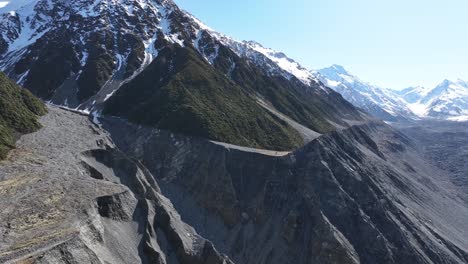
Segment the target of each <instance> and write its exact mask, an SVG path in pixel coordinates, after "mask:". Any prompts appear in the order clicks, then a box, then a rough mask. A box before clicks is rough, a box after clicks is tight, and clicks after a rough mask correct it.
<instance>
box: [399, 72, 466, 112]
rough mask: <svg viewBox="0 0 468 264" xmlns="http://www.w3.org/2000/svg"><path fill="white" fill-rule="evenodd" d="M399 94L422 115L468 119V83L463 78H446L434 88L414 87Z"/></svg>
mask: <svg viewBox="0 0 468 264" xmlns="http://www.w3.org/2000/svg"><path fill="white" fill-rule="evenodd" d="M398 94H399V95H400V96H401V97H402V98H403V99H404V100H406V102H407V103H408V107H409V108H410V109H411V110H412V111H413V112H414V113H416V114H417V115H418V116H420V117H432V118H442V119H448V120H454V121H466V120H468V83H467V82H465V81H463V80H457V81H449V80H444V81H443V82H442V83H440V84H439V85H437V86H436V87H435V88H433V89H428V88H424V87H414V88H407V89H404V90H402V91H399V92H398Z"/></svg>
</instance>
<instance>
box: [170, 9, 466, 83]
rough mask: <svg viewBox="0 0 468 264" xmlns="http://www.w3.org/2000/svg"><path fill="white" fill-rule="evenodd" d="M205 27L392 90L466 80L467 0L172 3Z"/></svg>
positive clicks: (310, 65)
mask: <svg viewBox="0 0 468 264" xmlns="http://www.w3.org/2000/svg"><path fill="white" fill-rule="evenodd" d="M175 2H176V3H178V4H179V6H180V7H181V8H183V9H185V10H187V11H189V12H191V13H192V14H194V15H195V16H197V17H198V18H199V19H201V20H202V21H203V22H205V23H206V24H207V25H209V26H210V27H212V28H214V29H216V30H218V31H220V32H223V33H225V34H227V35H230V36H231V37H234V38H235V39H238V40H256V41H258V42H260V43H262V44H263V45H264V46H266V47H270V48H273V49H276V50H279V51H283V52H285V53H286V54H288V56H290V57H292V58H293V59H295V60H297V61H298V62H300V63H301V64H302V65H304V66H305V67H307V68H311V69H318V68H322V67H327V66H329V65H331V64H341V65H343V66H345V68H347V69H348V70H349V71H351V72H352V73H354V74H355V75H357V76H359V77H360V78H361V79H363V80H365V81H369V82H371V83H374V84H377V85H380V86H383V87H387V88H393V89H402V88H405V87H408V86H414V85H425V86H430V87H432V86H435V85H436V84H437V83H439V82H441V81H442V80H443V79H453V80H455V79H457V78H461V79H464V80H468V1H466V0H445V1H442V0H437V1H436V0H425V1H424V0H392V1H388V0H288V1H284V0H236V1H233V0H175Z"/></svg>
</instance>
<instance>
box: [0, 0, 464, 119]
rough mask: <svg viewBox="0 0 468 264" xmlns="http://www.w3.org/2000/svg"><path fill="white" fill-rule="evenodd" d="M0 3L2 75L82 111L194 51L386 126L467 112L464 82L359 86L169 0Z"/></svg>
mask: <svg viewBox="0 0 468 264" xmlns="http://www.w3.org/2000/svg"><path fill="white" fill-rule="evenodd" d="M2 3H3V4H2V5H1V6H0V22H1V23H0V70H1V71H4V72H6V73H7V74H8V75H9V76H10V77H11V78H13V79H14V80H16V81H17V82H18V83H19V84H21V85H23V86H25V87H27V88H28V89H30V90H31V91H32V92H33V93H34V94H36V95H38V96H40V97H41V98H43V99H46V100H47V101H50V102H52V103H55V104H59V105H65V106H68V107H72V108H80V109H82V110H86V111H92V110H93V109H95V108H99V105H101V104H102V103H104V102H106V101H107V100H108V99H109V98H111V97H112V96H113V95H114V94H115V93H116V92H117V91H118V90H119V88H120V87H121V86H122V85H124V84H126V83H128V82H130V81H131V80H133V79H134V78H135V77H136V76H138V75H139V74H140V73H141V72H143V71H144V70H145V69H146V67H147V66H148V65H150V64H151V63H152V62H153V61H154V60H155V59H156V58H157V57H158V54H159V53H160V52H161V50H162V49H163V48H164V47H167V46H179V47H183V48H185V47H187V46H191V47H193V48H194V49H195V50H196V51H197V52H198V53H199V55H201V56H202V57H203V58H204V60H205V61H206V62H207V63H209V64H210V65H212V66H213V67H215V68H220V67H221V68H223V71H225V72H226V75H227V76H228V77H230V78H232V75H233V73H234V72H235V71H237V70H238V69H237V68H236V67H238V66H239V65H237V64H236V62H235V59H234V58H232V56H231V55H229V56H228V57H229V58H226V59H227V61H222V59H223V57H224V55H225V54H224V53H226V52H225V51H224V48H228V49H229V52H233V53H234V54H235V55H237V56H238V57H239V58H242V59H244V60H246V61H247V62H248V63H249V64H251V65H255V66H256V67H257V68H259V69H260V70H261V72H263V74H266V75H267V76H270V77H275V76H281V77H283V78H285V79H287V80H288V81H289V82H290V83H291V84H294V83H295V84H296V86H303V89H305V90H309V91H312V93H318V92H319V91H320V93H323V94H328V93H330V91H331V90H330V89H328V88H331V89H332V90H334V91H336V92H338V93H340V94H341V95H342V96H343V97H344V98H345V99H346V100H347V101H349V102H350V103H352V104H353V105H355V106H357V107H359V108H361V109H363V110H365V111H366V112H368V113H370V114H372V115H374V116H376V117H378V118H380V119H383V120H387V121H397V120H413V119H420V118H441V119H450V120H459V119H464V118H465V116H466V115H468V103H467V102H468V96H467V94H468V88H467V84H466V82H464V81H461V80H459V81H456V82H450V81H444V82H443V83H441V84H440V85H439V86H437V87H436V88H434V89H428V88H423V87H415V88H408V89H405V90H403V91H398V92H397V91H393V90H390V89H385V88H381V87H378V86H375V85H372V84H369V83H367V82H364V81H362V80H360V79H359V78H358V77H356V76H354V75H352V74H351V73H349V72H348V71H346V70H345V69H344V68H343V67H342V66H339V65H333V66H331V67H328V68H325V69H321V70H318V71H310V70H309V69H306V68H305V67H303V66H301V65H300V64H299V63H298V62H296V61H294V60H293V59H291V58H289V57H287V55H285V54H284V53H282V52H277V51H275V50H272V49H269V48H265V47H263V46H262V45H261V44H259V43H257V42H255V41H237V40H234V39H232V38H230V37H228V36H226V35H224V34H221V33H219V32H216V31H215V30H213V29H211V28H209V27H208V26H206V25H205V24H203V23H202V22H200V21H199V20H198V19H197V18H195V17H193V16H192V15H191V14H189V13H187V12H185V11H183V10H180V9H179V8H178V7H177V6H176V5H175V4H174V3H173V2H172V1H170V0H162V1H150V0H121V1H117V0H98V1H90V0H77V1H68V0H21V1H10V2H2ZM5 3H7V4H5ZM63 39H67V40H69V41H67V42H63ZM321 83H323V84H324V85H322V84H321ZM324 96H326V95H324Z"/></svg>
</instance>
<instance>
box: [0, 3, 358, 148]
mask: <svg viewBox="0 0 468 264" xmlns="http://www.w3.org/2000/svg"><path fill="white" fill-rule="evenodd" d="M15 7H17V8H16V10H15V12H14V13H12V12H9V9H8V6H7V7H5V8H4V9H0V12H2V14H1V17H0V19H1V21H2V25H3V26H2V27H0V36H1V37H2V38H3V43H6V44H5V45H4V46H5V48H4V49H3V51H2V53H1V55H0V68H1V69H2V70H3V71H5V72H6V73H7V74H8V75H9V76H11V77H12V78H14V79H15V80H17V81H18V83H21V84H24V86H25V87H26V88H28V89H29V90H31V91H32V92H33V93H34V94H36V95H38V96H39V97H41V98H43V99H45V100H47V101H49V100H50V101H51V102H52V103H54V104H58V105H63V106H67V107H71V108H78V109H81V110H84V111H87V112H96V111H101V110H102V109H104V113H106V114H110V115H118V116H121V117H125V118H128V119H130V120H131V121H133V122H137V123H141V124H146V125H148V124H149V125H152V126H155V127H159V128H164V129H170V130H172V131H174V132H180V133H185V134H188V135H193V136H201V137H207V138H210V139H213V140H220V141H225V142H228V143H234V144H240V145H245V146H249V147H261V148H268V149H278V150H291V149H294V148H297V147H298V146H300V145H302V144H303V143H304V138H301V136H300V135H299V134H298V133H297V132H296V131H294V129H293V128H292V127H291V125H290V124H288V123H287V122H285V121H284V120H282V119H281V118H280V117H278V116H277V115H275V114H274V113H276V112H279V113H281V114H282V115H285V116H287V117H289V118H290V119H291V120H293V121H294V122H297V123H299V124H301V125H303V126H305V127H307V128H308V129H310V130H312V131H315V132H316V133H326V132H329V131H332V130H334V129H336V127H346V126H349V125H351V124H353V123H355V122H360V121H363V120H365V119H366V118H367V117H366V116H365V115H364V114H362V113H361V112H360V111H359V110H357V109H355V108H354V107H353V106H352V105H351V104H349V103H348V102H347V101H345V100H344V99H343V98H342V97H341V96H340V95H338V94H337V93H335V92H333V91H332V90H330V89H328V88H326V87H324V86H323V85H322V84H320V83H318V82H317V80H315V79H313V78H312V77H311V76H309V78H307V79H303V78H302V76H301V75H299V74H296V75H297V76H296V75H294V73H295V72H292V73H291V72H288V71H286V70H284V69H282V68H281V67H280V66H279V64H278V62H277V61H275V60H276V59H279V58H280V57H278V58H277V57H271V56H270V57H269V56H266V55H264V54H262V53H260V52H258V51H256V50H255V49H258V47H257V46H255V47H254V46H252V45H250V46H242V45H246V44H245V43H240V42H236V41H234V40H232V39H230V38H228V37H226V36H224V35H222V34H220V33H217V32H214V31H212V30H210V29H209V28H207V27H206V26H205V25H203V24H201V23H200V22H199V21H198V20H196V19H195V18H193V17H192V16H191V15H190V14H187V13H185V12H183V11H181V10H180V9H179V8H178V7H177V6H176V5H175V4H174V3H173V2H172V1H159V0H158V1H150V0H140V1H118V2H116V1H111V0H99V1H90V0H80V1H72V2H70V3H68V1H63V0H54V1H50V2H48V1H44V0H34V1H33V0H31V1H26V2H24V3H23V4H18V5H15ZM239 45H240V46H239ZM240 47H242V49H241V48H240ZM283 56H284V55H283ZM291 63H293V62H291ZM298 67H299V66H298ZM309 75H310V73H309ZM260 100H261V101H262V102H264V103H265V104H266V105H268V106H269V108H271V109H274V111H270V110H268V109H266V108H265V107H264V106H265V104H263V105H262V104H259V101H260ZM162 101H164V102H162ZM181 117H183V118H181ZM306 140H307V139H306Z"/></svg>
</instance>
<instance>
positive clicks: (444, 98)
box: [314, 65, 468, 121]
mask: <svg viewBox="0 0 468 264" xmlns="http://www.w3.org/2000/svg"><path fill="white" fill-rule="evenodd" d="M314 73H315V75H316V76H317V78H318V79H320V80H321V81H322V82H323V83H324V84H325V85H326V86H328V87H330V88H332V89H333V90H335V91H336V92H338V93H340V94H342V95H343V97H344V98H345V99H346V100H348V101H349V102H351V103H352V104H353V105H355V106H357V107H359V108H361V109H364V110H365V111H366V112H368V113H370V114H372V115H374V116H376V117H378V118H381V119H383V120H386V121H397V120H418V119H424V118H435V119H446V120H452V121H465V120H468V83H467V82H465V81H463V80H457V81H455V82H452V81H449V80H444V81H443V82H442V83H440V84H439V85H437V86H436V87H435V88H425V87H422V86H417V87H410V88H406V89H403V90H401V91H396V90H391V89H385V88H382V87H378V86H376V85H372V84H369V83H367V82H364V81H361V80H360V79H359V78H358V77H356V76H355V75H352V74H351V73H349V72H348V71H347V70H345V69H344V67H342V66H340V65H332V66H331V67H328V68H324V69H321V70H318V71H316V72H314Z"/></svg>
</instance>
